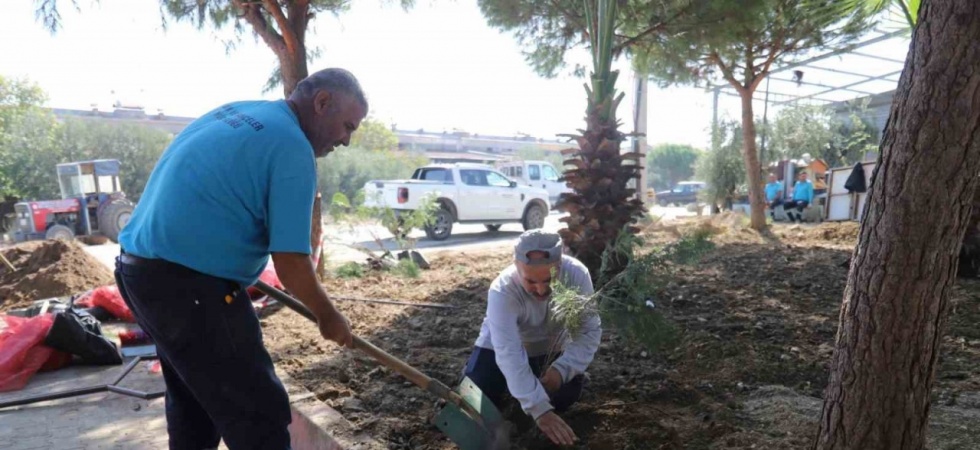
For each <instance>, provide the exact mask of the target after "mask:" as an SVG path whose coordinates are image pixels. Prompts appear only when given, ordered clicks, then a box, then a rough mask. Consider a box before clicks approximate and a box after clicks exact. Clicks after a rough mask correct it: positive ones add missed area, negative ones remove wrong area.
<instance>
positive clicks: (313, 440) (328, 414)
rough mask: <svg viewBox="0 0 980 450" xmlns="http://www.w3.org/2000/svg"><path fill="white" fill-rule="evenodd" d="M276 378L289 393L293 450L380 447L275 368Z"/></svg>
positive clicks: (283, 372) (290, 433)
mask: <svg viewBox="0 0 980 450" xmlns="http://www.w3.org/2000/svg"><path fill="white" fill-rule="evenodd" d="M276 375H277V376H278V377H279V379H280V380H281V381H282V384H283V386H284V387H285V388H286V392H287V393H288V394H289V409H290V411H291V412H292V423H290V424H289V437H290V445H291V447H292V449H293V450H339V449H348V450H373V449H383V448H385V446H384V445H382V444H380V443H379V442H377V441H375V440H374V439H373V438H371V437H370V436H368V435H366V434H364V433H358V432H356V431H355V430H354V427H353V425H351V423H350V422H348V421H347V419H345V418H344V416H342V415H341V414H340V413H339V412H337V411H336V410H334V409H333V408H331V407H329V406H327V405H326V404H325V403H323V402H321V401H320V400H318V399H317V398H316V396H315V395H314V394H313V393H312V392H310V391H308V390H307V389H306V388H305V387H303V386H302V385H301V384H299V383H297V382H296V381H295V380H293V379H292V378H291V377H290V376H289V374H287V373H286V371H285V370H283V369H281V368H279V367H278V366H277V367H276Z"/></svg>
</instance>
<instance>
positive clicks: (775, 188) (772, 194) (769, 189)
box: [766, 181, 783, 202]
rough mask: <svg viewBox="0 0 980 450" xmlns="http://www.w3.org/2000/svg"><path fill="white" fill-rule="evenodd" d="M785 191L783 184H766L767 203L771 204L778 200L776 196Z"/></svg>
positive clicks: (774, 182) (775, 182) (776, 182)
mask: <svg viewBox="0 0 980 450" xmlns="http://www.w3.org/2000/svg"><path fill="white" fill-rule="evenodd" d="M781 190H783V183H780V182H778V181H773V182H772V183H768V184H766V201H767V202H771V201H773V200H775V199H776V194H778V193H779V191H781Z"/></svg>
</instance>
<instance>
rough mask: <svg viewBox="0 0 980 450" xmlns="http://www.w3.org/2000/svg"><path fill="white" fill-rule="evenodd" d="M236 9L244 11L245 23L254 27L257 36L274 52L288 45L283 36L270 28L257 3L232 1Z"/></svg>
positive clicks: (239, 0) (240, 0)
mask: <svg viewBox="0 0 980 450" xmlns="http://www.w3.org/2000/svg"><path fill="white" fill-rule="evenodd" d="M232 3H234V5H235V7H237V8H238V9H239V10H241V11H242V15H243V17H244V18H245V21H246V22H248V23H249V25H251V26H252V30H253V31H255V34H257V35H259V37H261V38H262V40H263V41H265V44H266V45H268V46H269V48H271V49H272V51H273V52H277V51H279V50H281V49H282V48H283V47H284V46H285V45H286V44H285V42H283V39H282V36H280V35H279V33H276V30H273V29H271V28H269V24H268V22H266V20H265V17H262V12H261V11H259V8H261V7H262V5H259V4H257V3H252V2H249V3H246V2H245V1H243V0H232Z"/></svg>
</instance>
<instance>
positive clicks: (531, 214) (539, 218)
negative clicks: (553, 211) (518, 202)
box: [521, 204, 548, 231]
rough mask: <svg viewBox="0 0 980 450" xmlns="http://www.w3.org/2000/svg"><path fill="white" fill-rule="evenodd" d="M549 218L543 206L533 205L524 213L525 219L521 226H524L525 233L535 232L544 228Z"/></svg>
mask: <svg viewBox="0 0 980 450" xmlns="http://www.w3.org/2000/svg"><path fill="white" fill-rule="evenodd" d="M547 216H548V212H547V211H545V210H544V207H542V206H541V205H536V204H535V205H531V206H528V207H527V210H525V211H524V218H523V219H522V220H521V225H523V226H524V231H527V230H535V229H538V228H541V227H543V226H544V219H545V217H547Z"/></svg>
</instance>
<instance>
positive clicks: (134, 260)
mask: <svg viewBox="0 0 980 450" xmlns="http://www.w3.org/2000/svg"><path fill="white" fill-rule="evenodd" d="M119 262H121V263H123V264H126V265H129V266H140V267H153V266H156V267H163V266H167V265H171V264H173V263H171V262H169V261H164V260H162V259H148V258H142V257H139V256H136V255H133V254H130V253H126V251H122V252H121V253H120V254H119Z"/></svg>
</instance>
